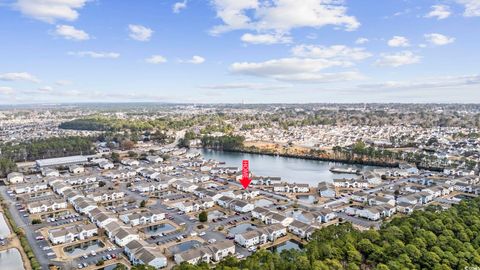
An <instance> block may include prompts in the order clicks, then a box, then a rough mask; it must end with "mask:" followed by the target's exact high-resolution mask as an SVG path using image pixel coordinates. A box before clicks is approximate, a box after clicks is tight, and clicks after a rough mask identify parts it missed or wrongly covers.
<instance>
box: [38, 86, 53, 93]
mask: <svg viewBox="0 0 480 270" xmlns="http://www.w3.org/2000/svg"><path fill="white" fill-rule="evenodd" d="M52 91H53V88H52V87H51V86H43V87H40V88H38V92H42V93H49V92H52Z"/></svg>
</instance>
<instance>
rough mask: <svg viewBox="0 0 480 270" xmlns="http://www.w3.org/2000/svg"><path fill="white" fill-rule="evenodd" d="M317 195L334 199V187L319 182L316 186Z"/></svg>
mask: <svg viewBox="0 0 480 270" xmlns="http://www.w3.org/2000/svg"><path fill="white" fill-rule="evenodd" d="M318 194H319V195H320V197H324V198H335V196H336V192H335V187H334V186H333V185H332V184H329V183H327V182H320V183H319V184H318Z"/></svg>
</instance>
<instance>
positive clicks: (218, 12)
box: [0, 0, 480, 104]
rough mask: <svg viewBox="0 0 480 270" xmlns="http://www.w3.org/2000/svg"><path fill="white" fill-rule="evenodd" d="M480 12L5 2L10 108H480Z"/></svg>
mask: <svg viewBox="0 0 480 270" xmlns="http://www.w3.org/2000/svg"><path fill="white" fill-rule="evenodd" d="M479 48H480V0H180V1H179V0H174V1H169V0H121V1H119V0H0V104H24V103H78V102H145V101H146V102H179V103H241V102H245V103H311V102H326V103H332V102H339V103H344V102H345V103H349V102H353V103H356V102H359V103H363V102H376V103H382V102H401V103H402V102H403V103H430V102H435V103H480V54H479Z"/></svg>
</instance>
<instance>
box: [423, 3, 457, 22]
mask: <svg viewBox="0 0 480 270" xmlns="http://www.w3.org/2000/svg"><path fill="white" fill-rule="evenodd" d="M450 14H451V12H450V7H449V6H446V5H433V6H432V10H431V11H430V12H429V13H427V14H426V15H425V18H437V20H443V19H446V18H448V17H450Z"/></svg>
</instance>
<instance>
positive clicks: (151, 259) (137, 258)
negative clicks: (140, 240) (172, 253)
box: [130, 240, 167, 269]
mask: <svg viewBox="0 0 480 270" xmlns="http://www.w3.org/2000/svg"><path fill="white" fill-rule="evenodd" d="M134 241H135V240H134ZM130 258H131V261H132V264H133V265H138V264H144V265H149V266H152V267H153V268H155V269H159V268H164V267H167V257H165V256H164V255H163V254H162V252H161V251H160V249H159V248H157V247H155V246H148V245H147V246H143V247H141V248H139V249H138V250H137V251H136V252H135V253H133V254H132V255H131V257H130Z"/></svg>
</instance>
